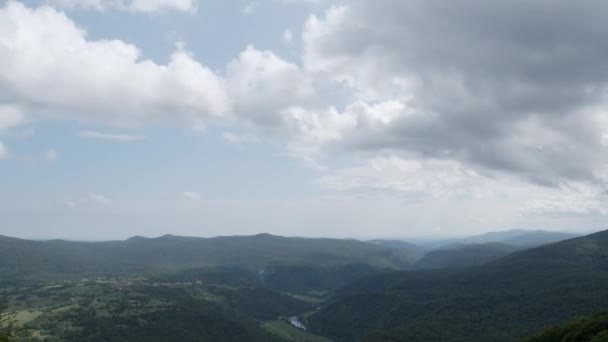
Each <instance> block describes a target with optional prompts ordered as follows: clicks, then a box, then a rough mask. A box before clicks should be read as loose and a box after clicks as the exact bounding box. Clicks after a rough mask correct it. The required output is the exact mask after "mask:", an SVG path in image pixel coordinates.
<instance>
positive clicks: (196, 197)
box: [183, 191, 203, 201]
mask: <svg viewBox="0 0 608 342" xmlns="http://www.w3.org/2000/svg"><path fill="white" fill-rule="evenodd" d="M183 195H184V197H185V198H187V199H189V200H191V201H200V200H201V199H202V198H203V197H202V196H201V194H199V193H198V192H192V191H185V192H184V193H183Z"/></svg>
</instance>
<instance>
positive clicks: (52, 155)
mask: <svg viewBox="0 0 608 342" xmlns="http://www.w3.org/2000/svg"><path fill="white" fill-rule="evenodd" d="M57 158H59V153H57V151H56V150H55V149H53V148H50V149H48V150H46V152H45V153H44V159H45V160H47V161H55V160H57Z"/></svg>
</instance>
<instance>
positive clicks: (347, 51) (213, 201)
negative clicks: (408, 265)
mask: <svg viewBox="0 0 608 342" xmlns="http://www.w3.org/2000/svg"><path fill="white" fill-rule="evenodd" d="M607 15H608V3H606V2H605V1H598V0H580V1H568V0H512V1H502V0H458V1H443V0H403V1H392V0H373V1H372V0H350V1H340V0H257V1H256V0H253V1H251V0H233V1H219V0H24V1H13V0H9V1H6V0H0V221H1V223H0V235H9V236H16V237H23V238H33V239H48V238H66V239H82V240H107V239H123V238H128V237H130V236H134V235H142V236H151V237H153V236H160V235H164V234H176V235H188V236H217V235H244V234H256V233H260V232H268V233H272V234H278V235H287V236H315V237H318V236H323V237H341V238H344V237H347V238H379V237H383V238H407V237H414V236H425V237H433V236H435V237H438V236H455V235H467V234H476V233H481V232H486V231H495V230H507V229H546V230H562V231H574V232H581V233H583V232H590V231H596V230H600V229H603V228H605V224H606V222H607V218H608V206H607V205H608V196H607V194H608V193H607V191H606V190H607V184H608V154H607V152H608V107H607V106H606V105H607V102H608V101H607V100H608V64H607V61H608V41H607V40H606V37H607V36H608V21H606V20H605V18H606V16H607Z"/></svg>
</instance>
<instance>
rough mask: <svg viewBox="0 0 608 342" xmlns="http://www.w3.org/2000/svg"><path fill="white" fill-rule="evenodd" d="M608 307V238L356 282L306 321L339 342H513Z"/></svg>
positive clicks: (593, 237)
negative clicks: (452, 267)
mask: <svg viewBox="0 0 608 342" xmlns="http://www.w3.org/2000/svg"><path fill="white" fill-rule="evenodd" d="M606 307H608V231H605V232H600V233H596V234H592V235H589V236H585V237H580V238H575V239H571V240H566V241H562V242H558V243H554V244H550V245H545V246H541V247H538V248H533V249H529V250H524V251H520V252H515V253H513V254H510V255H508V256H505V257H503V258H501V259H498V260H495V261H493V262H490V263H487V264H484V265H481V266H477V267H472V268H468V269H460V270H431V271H429V270H424V271H409V272H394V273H389V274H382V275H378V276H372V277H368V278H364V279H362V280H359V281H356V282H355V283H353V284H352V285H350V286H347V287H346V288H343V289H342V290H340V291H339V292H338V293H336V299H335V300H334V301H333V302H332V303H330V304H328V305H327V306H324V307H323V308H322V310H320V311H319V312H317V313H316V314H314V315H312V316H311V317H309V323H311V324H312V329H313V330H314V331H315V332H318V333H321V334H323V335H325V336H328V337H331V338H333V339H335V340H336V341H353V340H361V341H513V340H515V339H517V338H523V337H526V336H529V335H531V334H532V333H534V332H536V331H541V330H542V329H544V328H546V327H547V326H549V325H551V324H555V323H559V322H563V321H565V320H567V319H570V318H572V317H574V316H577V315H589V314H592V313H595V312H600V311H602V310H605V309H606Z"/></svg>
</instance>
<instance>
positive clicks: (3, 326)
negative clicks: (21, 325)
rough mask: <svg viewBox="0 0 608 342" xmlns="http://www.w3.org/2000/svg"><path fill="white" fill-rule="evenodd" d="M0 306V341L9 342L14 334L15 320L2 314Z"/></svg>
mask: <svg viewBox="0 0 608 342" xmlns="http://www.w3.org/2000/svg"><path fill="white" fill-rule="evenodd" d="M3 311H4V309H3V308H0V342H9V341H11V340H12V338H13V337H14V336H15V334H16V329H15V321H14V320H12V319H11V318H10V317H6V315H4V314H3Z"/></svg>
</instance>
